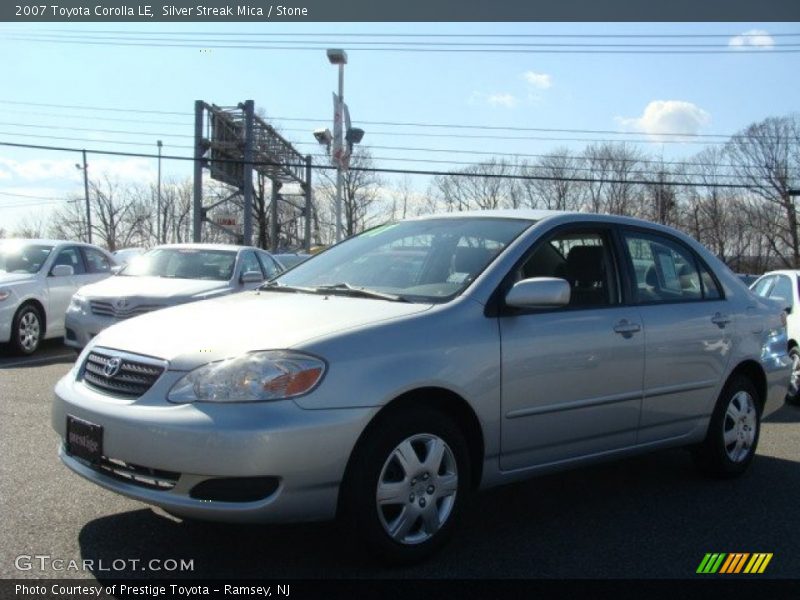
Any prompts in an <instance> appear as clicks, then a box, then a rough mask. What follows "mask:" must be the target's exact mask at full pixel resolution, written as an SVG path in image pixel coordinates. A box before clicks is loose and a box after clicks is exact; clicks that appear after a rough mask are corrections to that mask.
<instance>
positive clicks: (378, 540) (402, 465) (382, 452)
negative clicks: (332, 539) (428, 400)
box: [340, 406, 471, 564]
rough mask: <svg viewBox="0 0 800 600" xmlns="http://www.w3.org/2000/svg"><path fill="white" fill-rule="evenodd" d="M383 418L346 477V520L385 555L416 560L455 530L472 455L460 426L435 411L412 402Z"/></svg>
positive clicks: (397, 561)
mask: <svg viewBox="0 0 800 600" xmlns="http://www.w3.org/2000/svg"><path fill="white" fill-rule="evenodd" d="M379 419H380V421H378V422H376V423H375V424H373V425H372V426H371V427H370V429H369V430H368V431H367V433H366V434H365V436H364V438H363V439H362V440H360V442H359V443H358V445H357V446H356V450H355V453H354V455H353V457H352V460H351V461H350V464H349V466H348V469H347V473H346V475H345V477H344V480H343V482H342V486H343V487H342V490H341V496H340V497H341V500H342V512H343V515H342V516H343V517H344V519H343V521H344V524H345V526H346V527H347V528H348V529H350V530H351V531H355V532H357V533H358V534H359V535H360V536H361V537H362V539H363V540H364V541H365V542H366V543H367V545H368V547H370V548H371V549H372V550H374V552H375V553H376V554H377V556H378V557H379V558H381V559H382V560H383V561H385V562H387V563H390V564H411V563H415V562H419V561H421V560H424V559H425V558H427V557H428V556H430V555H431V554H433V553H434V552H436V551H437V550H438V549H439V548H441V547H442V546H443V545H444V544H445V543H446V542H447V541H448V539H449V538H450V537H451V536H452V534H453V531H454V529H455V527H456V524H457V522H458V518H459V516H460V513H461V509H462V507H463V505H464V503H465V501H466V497H467V495H468V494H469V491H470V475H471V473H470V461H469V453H468V450H467V444H466V441H465V439H464V435H463V434H462V432H461V430H460V429H459V428H458V426H457V425H456V424H455V423H454V422H453V420H452V419H450V418H449V417H448V416H447V415H445V414H443V413H442V412H440V411H437V410H435V409H432V408H427V407H423V406H413V407H408V408H405V409H398V410H395V411H392V412H391V413H389V414H386V415H383V418H381V417H379ZM379 482H380V488H379ZM379 489H380V492H381V495H383V496H384V498H383V499H382V500H379ZM393 531H394V532H393Z"/></svg>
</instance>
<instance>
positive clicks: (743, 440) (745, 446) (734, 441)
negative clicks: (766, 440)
mask: <svg viewBox="0 0 800 600" xmlns="http://www.w3.org/2000/svg"><path fill="white" fill-rule="evenodd" d="M757 418H758V416H757V414H756V406H755V403H754V402H753V397H752V396H751V395H750V394H749V393H747V392H746V391H743V390H742V391H739V392H737V393H736V394H734V395H733V397H732V398H731V400H730V402H729V403H728V408H727V409H726V411H725V418H724V419H723V421H722V423H723V424H722V429H723V432H722V435H723V442H724V445H725V452H726V453H727V455H728V458H729V459H730V460H731V461H733V462H735V463H739V462H742V461H744V460H745V459H746V458H747V457H748V455H749V454H750V452H751V451H752V447H753V443H754V442H755V439H756V431H757V427H758V421H757Z"/></svg>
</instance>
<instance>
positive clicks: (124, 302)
mask: <svg viewBox="0 0 800 600" xmlns="http://www.w3.org/2000/svg"><path fill="white" fill-rule="evenodd" d="M113 304H114V308H115V309H116V310H122V309H123V308H125V307H126V306H128V299H127V298H117V299H116V300H114V302H113Z"/></svg>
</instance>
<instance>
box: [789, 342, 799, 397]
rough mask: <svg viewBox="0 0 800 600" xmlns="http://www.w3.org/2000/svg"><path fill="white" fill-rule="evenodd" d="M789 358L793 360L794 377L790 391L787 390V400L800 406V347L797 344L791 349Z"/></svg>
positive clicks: (791, 380) (790, 384) (790, 382)
mask: <svg viewBox="0 0 800 600" xmlns="http://www.w3.org/2000/svg"><path fill="white" fill-rule="evenodd" d="M789 358H790V359H791V360H792V377H791V379H790V380H789V391H788V392H786V402H787V403H788V404H794V405H795V406H798V405H800V349H798V348H797V347H796V346H795V347H794V348H792V349H791V350H789Z"/></svg>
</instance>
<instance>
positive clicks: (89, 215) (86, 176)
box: [75, 150, 92, 244]
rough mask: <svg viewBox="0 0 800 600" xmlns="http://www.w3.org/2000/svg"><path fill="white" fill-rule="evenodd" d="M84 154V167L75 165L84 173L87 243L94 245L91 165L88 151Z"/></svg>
mask: <svg viewBox="0 0 800 600" xmlns="http://www.w3.org/2000/svg"><path fill="white" fill-rule="evenodd" d="M82 153H83V167H81V166H80V165H75V166H76V167H78V169H80V170H81V171H83V194H84V197H85V198H86V241H88V242H89V243H90V244H91V243H92V211H91V209H90V207H89V164H88V163H87V162H86V150H83V151H82Z"/></svg>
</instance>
